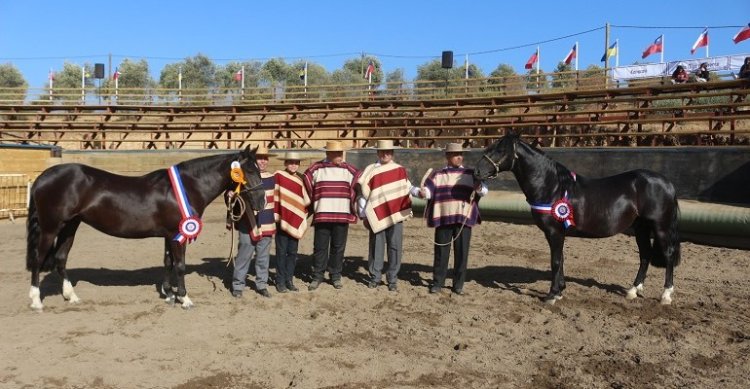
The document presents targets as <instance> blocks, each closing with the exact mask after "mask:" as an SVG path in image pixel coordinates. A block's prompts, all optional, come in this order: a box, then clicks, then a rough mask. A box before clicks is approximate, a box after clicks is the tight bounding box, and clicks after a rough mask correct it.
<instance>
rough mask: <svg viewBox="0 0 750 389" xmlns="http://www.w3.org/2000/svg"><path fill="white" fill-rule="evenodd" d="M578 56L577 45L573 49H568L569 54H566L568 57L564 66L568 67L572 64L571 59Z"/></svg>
mask: <svg viewBox="0 0 750 389" xmlns="http://www.w3.org/2000/svg"><path fill="white" fill-rule="evenodd" d="M577 56H578V43H576V44H574V45H573V48H572V49H570V52H568V56H567V57H565V64H566V65H570V63H571V62H573V59H575V58H576V57H577Z"/></svg>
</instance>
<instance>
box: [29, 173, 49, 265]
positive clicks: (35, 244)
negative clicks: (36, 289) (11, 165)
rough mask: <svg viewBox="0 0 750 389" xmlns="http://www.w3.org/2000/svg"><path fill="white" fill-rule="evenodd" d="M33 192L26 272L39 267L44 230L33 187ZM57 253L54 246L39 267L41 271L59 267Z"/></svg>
mask: <svg viewBox="0 0 750 389" xmlns="http://www.w3.org/2000/svg"><path fill="white" fill-rule="evenodd" d="M31 190H32V191H31V194H30V196H29V217H28V218H27V219H26V270H28V271H32V270H33V269H34V268H35V267H37V257H38V256H39V252H38V250H39V240H40V239H41V235H42V228H41V227H40V226H39V211H38V210H37V209H36V201H35V199H34V189H33V187H32V189H31ZM55 251H56V247H55V245H52V246H51V247H50V248H49V250H48V251H47V255H46V256H45V258H44V261H43V262H42V263H41V266H40V267H39V270H40V271H52V270H53V269H54V268H55V267H56V266H57V258H56V257H55Z"/></svg>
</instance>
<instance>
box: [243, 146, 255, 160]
mask: <svg viewBox="0 0 750 389" xmlns="http://www.w3.org/2000/svg"><path fill="white" fill-rule="evenodd" d="M256 151H258V146H255V148H254V149H250V145H247V146H245V148H244V149H243V150H242V151H240V157H241V158H243V159H249V158H255V152H256Z"/></svg>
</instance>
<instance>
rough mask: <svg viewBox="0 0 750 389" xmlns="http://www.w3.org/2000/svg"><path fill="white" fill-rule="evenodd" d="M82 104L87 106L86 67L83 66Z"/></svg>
mask: <svg viewBox="0 0 750 389" xmlns="http://www.w3.org/2000/svg"><path fill="white" fill-rule="evenodd" d="M81 104H86V65H83V66H81Z"/></svg>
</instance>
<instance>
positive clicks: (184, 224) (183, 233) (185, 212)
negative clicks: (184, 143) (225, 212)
mask: <svg viewBox="0 0 750 389" xmlns="http://www.w3.org/2000/svg"><path fill="white" fill-rule="evenodd" d="M167 173H168V174H169V181H170V182H171V183H172V191H173V192H174V196H175V198H176V199H177V205H178V207H179V208H180V213H181V214H182V220H180V225H179V231H180V232H178V233H177V235H175V237H174V240H176V241H178V242H180V244H185V242H192V241H194V240H195V239H196V238H198V234H200V232H201V229H203V223H202V222H201V219H200V218H199V217H198V216H195V215H193V212H192V208H191V207H190V202H189V201H188V198H187V193H186V192H185V187H184V186H183V185H182V179H181V178H180V171H179V170H178V169H177V166H171V167H170V168H169V169H167Z"/></svg>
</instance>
